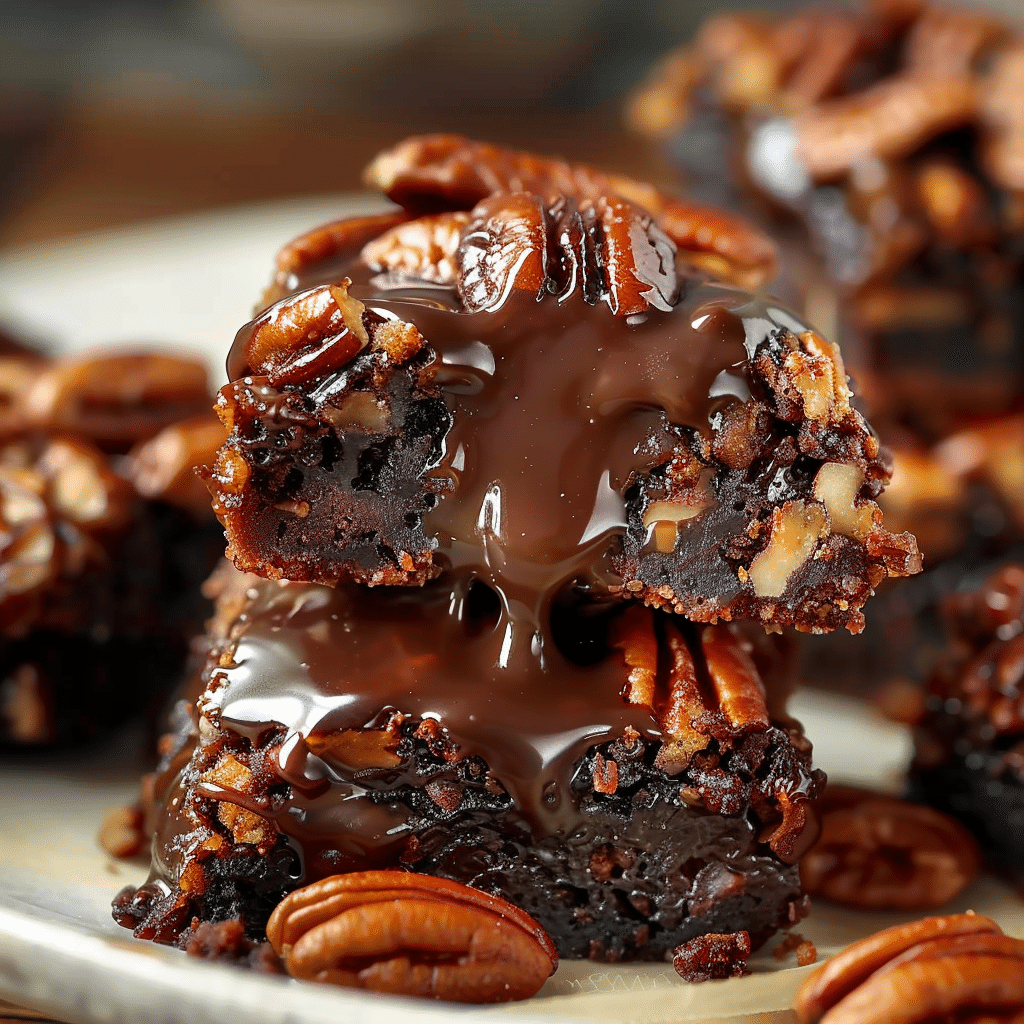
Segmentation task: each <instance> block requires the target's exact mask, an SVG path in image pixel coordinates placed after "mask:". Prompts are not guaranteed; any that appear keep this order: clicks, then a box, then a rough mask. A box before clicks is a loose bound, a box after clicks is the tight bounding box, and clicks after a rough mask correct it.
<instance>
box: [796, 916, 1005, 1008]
mask: <svg viewBox="0 0 1024 1024" xmlns="http://www.w3.org/2000/svg"><path fill="white" fill-rule="evenodd" d="M795 1009H796V1012H797V1016H798V1018H799V1020H800V1022H801V1024H816V1022H817V1021H824V1022H826V1024H874V1022H878V1024H883V1022H885V1024H915V1022H919V1021H920V1022H923V1021H932V1020H939V1019H941V1020H946V1019H955V1020H967V1019H972V1017H973V1016H977V1017H979V1018H980V1017H982V1016H983V1015H984V1013H985V1011H988V1012H992V1011H997V1012H1000V1013H1004V1014H1005V1013H1006V1012H1007V1011H1012V1012H1018V1013H1019V1012H1020V1011H1022V1010H1024V942H1022V941H1021V940H1019V939H1011V938H1009V937H1007V936H1005V935H1003V934H1002V932H1001V930H1000V928H999V926H998V925H997V924H996V923H995V922H994V921H992V920H990V919H989V918H987V917H982V916H981V915H978V914H972V913H967V914H957V915H954V916H951V917H929V918H924V919H923V920H921V921H915V922H913V923H911V924H904V925H897V926H896V927H894V928H887V929H885V930H884V931H881V932H877V933H876V934H874V935H870V936H868V937H867V938H866V939H862V940H861V941H860V942H855V943H854V944H853V945H852V946H849V947H848V948H847V949H845V950H844V951H843V952H842V953H840V954H839V955H838V956H835V957H833V958H832V959H831V960H829V961H828V962H827V963H825V964H823V965H822V966H821V967H820V968H818V970H816V971H815V972H814V973H813V974H812V975H811V976H810V977H809V978H808V979H807V981H805V982H804V984H803V986H802V987H801V989H800V992H799V993H798V994H797V1000H796V1007H795Z"/></svg>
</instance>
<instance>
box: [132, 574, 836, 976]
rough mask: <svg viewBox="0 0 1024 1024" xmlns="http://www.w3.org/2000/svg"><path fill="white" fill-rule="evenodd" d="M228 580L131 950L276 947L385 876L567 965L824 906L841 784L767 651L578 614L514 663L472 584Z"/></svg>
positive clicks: (569, 610) (664, 618)
mask: <svg viewBox="0 0 1024 1024" xmlns="http://www.w3.org/2000/svg"><path fill="white" fill-rule="evenodd" d="M228 573H231V575H233V576H234V579H230V578H228V579H226V580H224V582H223V584H222V585H223V586H224V592H223V593H222V595H221V598H220V602H219V614H218V616H217V617H216V620H215V621H217V620H219V623H220V625H219V628H221V629H223V630H224V632H223V634H222V635H220V636H217V637H215V638H213V639H214V653H213V655H212V656H211V658H210V661H209V664H208V667H207V670H206V673H205V677H204V683H205V690H204V692H203V694H202V696H201V698H200V700H199V705H198V715H197V724H194V725H193V724H191V723H190V727H186V729H185V730H184V731H183V734H182V736H181V738H180V742H181V746H180V748H179V749H176V750H173V751H171V752H169V756H168V758H167V761H166V764H165V766H164V768H163V771H162V772H161V773H160V774H159V775H158V777H157V779H156V781H155V785H154V787H153V790H154V794H155V804H156V806H155V808H153V809H151V815H150V816H151V819H152V820H153V821H155V836H156V838H155V842H154V862H153V875H152V878H151V880H150V882H149V883H148V884H146V885H145V886H143V887H142V888H140V889H139V890H137V891H136V890H128V891H126V892H125V893H123V894H122V895H121V896H120V897H119V898H118V900H117V902H116V904H115V917H116V918H117V920H118V921H120V922H121V923H122V924H125V925H127V926H129V927H132V928H134V930H135V934H136V935H138V936H140V937H143V938H153V939H157V940H158V941H164V942H176V941H180V942H181V943H182V944H185V943H187V942H188V940H189V938H190V936H191V924H192V921H193V920H194V919H198V920H200V921H207V920H221V919H227V918H236V917H240V918H241V920H242V921H243V922H244V925H245V926H246V929H247V930H248V931H249V933H250V934H253V935H260V934H262V929H263V927H264V925H265V923H266V919H267V916H268V915H269V914H270V912H271V911H272V910H273V908H274V907H275V905H276V904H277V902H278V901H279V900H280V899H281V898H282V897H283V896H284V895H285V894H286V893H287V892H289V891H290V890H292V889H294V888H295V887H296V886H298V885H304V884H308V883H309V882H310V881H314V880H316V879H320V878H324V877H327V876H330V875H333V874H336V873H339V872H340V873H344V872H352V871H364V870H376V869H379V868H406V869H408V870H412V871H416V872H420V873H426V874H431V875H440V876H443V877H447V878H452V879H455V880H457V881H461V882H464V883H466V884H469V885H471V886H473V887H474V888H477V889H482V890H485V891H489V892H495V893H498V894H500V895H502V896H503V897H504V898H505V899H507V900H509V901H511V902H512V903H514V904H516V905H517V906H519V907H521V908H523V909H524V910H526V911H527V912H528V913H529V914H531V915H532V916H533V917H534V918H536V919H537V920H538V921H539V922H540V923H541V924H542V925H544V927H545V928H546V930H547V931H548V933H549V934H550V935H551V937H552V938H553V939H554V941H555V943H556V945H557V947H558V950H559V953H560V955H562V956H567V957H578V958H579V957H583V958H585V957H591V958H593V959H599V960H622V959H660V958H661V957H662V956H663V955H664V954H665V953H666V952H668V951H670V950H671V949H672V948H673V947H674V946H676V945H678V944H679V943H680V942H683V941H685V940H687V939H689V938H692V937H693V936H695V935H701V934H704V933H706V932H732V931H739V930H745V931H747V932H749V933H750V935H751V937H752V939H753V941H754V944H755V945H758V944H760V942H762V941H763V940H764V939H765V938H767V937H768V936H769V935H770V934H772V933H773V932H774V931H775V930H776V929H778V928H780V927H788V926H789V925H791V924H793V923H794V922H795V921H797V920H798V919H799V918H800V917H801V916H802V915H803V914H804V913H805V909H806V908H805V905H804V900H803V898H802V895H801V891H800V883H799V874H798V869H797V860H798V858H799V857H800V855H801V854H802V853H803V851H804V850H805V849H806V848H807V847H808V846H809V845H810V843H812V842H813V840H814V838H815V836H816V835H817V821H816V817H815V814H814V799H815V798H816V796H817V794H818V793H819V791H820V788H821V785H822V782H823V778H822V775H821V773H820V772H818V771H814V770H813V769H812V768H811V766H810V745H809V744H808V743H807V741H806V740H805V739H804V737H803V733H802V731H801V729H800V727H799V725H798V724H797V723H796V722H794V721H793V720H792V719H790V718H788V717H787V716H786V715H785V713H784V712H783V711H781V710H780V709H779V708H777V707H774V706H773V707H771V708H769V706H768V703H767V702H766V697H765V681H764V678H763V675H767V676H770V675H771V674H772V672H777V671H778V669H779V662H780V659H779V655H778V652H777V650H776V649H775V647H774V646H773V645H772V643H771V642H770V641H769V639H768V638H766V637H765V636H764V635H763V634H762V635H761V636H760V638H758V637H757V636H756V634H754V635H753V636H752V637H751V638H747V637H746V636H745V635H744V634H743V633H741V632H740V631H739V630H738V628H737V627H735V626H729V625H719V626H697V625H693V624H690V623H688V622H686V621H685V620H684V619H682V618H679V617H674V616H671V615H667V614H666V613H664V612H658V611H652V610H648V609H643V608H639V607H632V606H626V607H623V606H621V605H616V604H607V605H605V606H603V607H600V608H591V607H589V605H588V604H587V603H586V602H583V603H581V602H580V599H579V598H574V599H573V598H566V599H564V600H563V601H561V602H559V604H558V605H557V606H556V608H555V609H553V613H552V624H551V633H552V640H553V644H552V646H550V647H549V649H548V653H547V660H546V663H545V664H544V665H543V666H542V665H541V663H540V662H539V661H537V660H534V661H533V662H532V664H531V665H530V666H529V671H527V670H526V669H527V667H526V666H519V667H518V669H517V668H516V667H515V666H509V667H507V668H504V669H503V668H500V667H498V665H497V659H498V657H499V656H500V655H499V649H500V647H501V639H502V638H501V636H500V635H499V634H496V633H495V624H496V622H497V620H498V617H499V610H498V608H497V602H496V599H495V598H494V596H493V594H489V593H487V592H486V591H485V590H484V588H482V587H479V585H478V588H477V589H472V588H471V589H470V591H469V592H468V593H463V594H457V593H453V591H452V589H451V587H450V585H448V584H446V583H444V582H443V581H437V582H432V583H429V584H427V585H426V586H425V587H423V588H401V589H400V590H397V591H393V590H391V589H389V588H375V589H373V590H370V591H367V590H366V589H364V588H362V587H360V586H358V585H355V584H342V585H339V586H338V587H336V588H328V587H323V586H319V585H316V584H302V583H299V584H296V583H285V582H272V581H266V580H257V579H256V578H255V577H246V576H242V575H241V574H237V573H233V572H232V571H231V570H228V572H227V573H224V574H223V575H224V576H228ZM456 599H461V600H462V602H463V607H462V611H461V614H459V615H457V616H453V615H451V614H450V613H449V610H450V607H451V605H452V603H453V600H456ZM509 676H511V677H512V678H513V679H514V680H515V682H514V684H511V683H510V680H509V679H508V678H507V677H509ZM623 692H625V695H626V699H625V701H624V700H623V698H622V696H620V694H621V693H623Z"/></svg>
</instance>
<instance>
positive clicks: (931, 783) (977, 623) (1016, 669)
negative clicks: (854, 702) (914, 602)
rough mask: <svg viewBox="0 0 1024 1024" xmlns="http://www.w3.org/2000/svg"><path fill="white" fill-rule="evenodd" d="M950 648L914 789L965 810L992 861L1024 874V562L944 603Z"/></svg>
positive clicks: (918, 734)
mask: <svg viewBox="0 0 1024 1024" xmlns="http://www.w3.org/2000/svg"><path fill="white" fill-rule="evenodd" d="M945 611H946V621H947V629H948V636H949V649H948V651H947V653H946V655H945V657H944V659H943V660H942V661H941V662H940V663H939V665H938V666H937V668H936V669H935V671H934V673H933V675H932V677H931V679H930V681H929V684H928V699H927V704H926V710H925V713H924V716H923V718H922V719H921V721H920V722H918V724H917V726H916V729H915V756H914V762H913V765H912V766H911V772H910V787H911V793H912V795H913V797H914V799H916V800H920V801H922V802H926V803H929V804H931V805H932V806H934V807H937V808H939V809H940V810H942V811H945V812H946V813H948V814H951V815H953V816H954V817H956V818H959V819H960V820H961V821H962V822H963V823H964V824H965V825H966V826H967V827H968V828H969V829H971V831H972V832H974V834H975V835H976V836H977V838H978V841H979V842H980V844H981V847H982V851H983V852H984V854H985V855H986V857H987V859H988V860H989V862H990V863H991V864H992V865H993V866H995V867H996V868H998V869H999V870H1001V871H1004V872H1006V873H1007V874H1008V875H1010V877H1011V878H1012V879H1013V880H1014V881H1016V882H1020V881H1021V880H1022V879H1024V869H1022V864H1024V565H1019V564H1014V563H1009V564H1007V565H1005V566H1003V567H1002V568H1001V569H999V570H998V571H996V572H995V573H993V575H992V576H990V577H989V578H988V579H987V580H986V581H985V582H984V583H983V584H982V585H981V586H980V587H979V588H978V589H977V590H975V591H973V592H969V593H964V594H958V595H955V596H953V597H951V598H950V599H949V601H948V603H947V606H946V609H945Z"/></svg>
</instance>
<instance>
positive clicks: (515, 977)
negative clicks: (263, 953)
mask: <svg viewBox="0 0 1024 1024" xmlns="http://www.w3.org/2000/svg"><path fill="white" fill-rule="evenodd" d="M267 937H268V938H269V939H270V942H271V945H272V946H273V948H274V951H275V952H276V953H278V955H280V956H282V957H284V960H285V965H286V967H287V969H288V973H289V974H291V975H292V976H293V977H296V978H305V979H309V980H313V981H320V982H328V983H330V984H334V985H343V986H346V987H350V988H366V989H372V990H374V991H377V992H391V993H394V994H396V995H414V996H423V997H428V998H433V999H450V1000H453V1001H457V1002H466V1003H494V1002H507V1001H510V1000H515V999H528V998H529V997H530V996H532V995H534V994H535V993H536V992H537V990H538V989H539V988H540V987H541V985H543V984H544V982H545V980H546V979H547V978H548V976H549V975H550V974H552V973H553V972H554V970H555V967H556V966H557V965H558V956H557V954H556V953H555V948H554V945H553V944H552V942H551V940H550V939H549V938H548V936H547V934H546V933H545V931H544V929H543V928H541V926H540V925H539V924H537V922H536V921H534V920H533V918H531V917H530V916H529V915H528V914H526V913H524V912H523V911H522V910H520V909H519V908H518V907H514V906H512V904H510V903H506V902H505V901H504V900H502V899H499V898H497V897H496V896H490V895H488V894H487V893H484V892H480V891H479V890H477V889H471V888H470V887H469V886H466V885H462V884H461V883H459V882H451V881H448V880H447V879H443V878H435V877H433V876H428V875H416V874H411V873H408V872H403V871H363V872H358V873H356V874H350V875H334V876H332V877H331V878H326V879H323V880H322V881H320V882H315V883H313V884H312V885H308V886H306V887H304V888H302V889H298V890H296V891H295V892H293V893H291V894H290V895H288V896H286V897H285V898H284V900H282V901H281V903H280V904H278V906H277V908H276V909H275V911H274V913H273V914H272V915H271V917H270V921H269V922H268V923H267Z"/></svg>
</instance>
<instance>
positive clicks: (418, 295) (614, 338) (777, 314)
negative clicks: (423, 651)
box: [228, 258, 807, 677]
mask: <svg viewBox="0 0 1024 1024" xmlns="http://www.w3.org/2000/svg"><path fill="white" fill-rule="evenodd" d="M345 277H348V278H350V279H351V281H352V282H353V283H352V285H351V286H350V288H349V294H350V295H352V296H353V297H355V298H357V299H358V300H360V301H361V302H362V303H364V304H365V305H366V308H367V309H368V310H371V311H373V312H374V313H377V314H379V315H380V316H382V317H385V318H390V319H394V318H397V319H400V320H403V321H406V322H410V323H413V324H415V326H416V327H417V329H418V330H419V332H420V333H421V334H422V335H423V337H424V338H425V339H426V342H427V344H428V345H429V347H430V349H431V351H432V352H433V362H432V364H431V367H430V373H431V374H432V377H433V379H434V380H435V381H436V382H437V383H438V384H439V385H440V386H441V388H442V390H443V393H444V395H445V398H446V401H447V402H448V404H449V407H450V408H451V409H452V410H453V413H454V416H453V426H452V427H451V429H450V430H449V431H448V433H447V436H446V437H445V438H444V443H443V447H442V450H441V453H440V456H439V458H438V459H437V461H436V464H435V465H434V466H433V468H432V469H431V470H429V471H428V472H430V473H432V474H434V475H438V476H445V477H447V478H448V479H449V480H450V481H451V483H452V490H451V491H450V492H449V493H448V494H447V495H446V496H444V497H443V498H442V499H441V500H440V501H439V503H438V504H437V506H436V507H435V508H434V509H433V510H432V511H431V512H430V513H429V514H428V515H427V517H426V520H425V523H424V526H425V529H426V532H427V533H428V535H431V536H432V537H433V539H434V542H435V544H436V550H435V554H434V558H435V562H437V563H439V564H441V565H442V566H444V569H445V571H444V572H443V575H442V578H443V579H446V580H447V581H448V583H449V586H450V587H451V590H452V594H453V598H452V599H453V601H456V602H457V601H459V600H461V599H462V598H461V596H460V595H464V594H465V593H466V592H467V591H468V589H469V587H470V586H471V585H472V583H474V582H477V581H478V582H482V583H484V584H486V585H487V586H488V587H490V588H491V589H492V590H493V591H494V593H495V594H496V595H497V596H498V599H499V602H500V605H501V617H500V622H499V624H498V627H497V628H496V630H495V632H494V660H495V663H496V664H497V665H498V666H499V667H501V668H502V669H505V670H507V674H508V675H509V676H510V677H511V676H517V675H518V674H520V673H523V674H525V675H527V676H529V675H530V674H532V673H533V672H534V671H536V670H537V666H536V665H534V664H533V663H534V662H540V663H541V664H540V668H543V665H544V661H545V659H546V658H549V657H551V651H550V648H551V643H550V637H549V630H548V621H549V618H550V607H551V601H552V599H553V597H554V595H555V594H557V593H559V592H560V591H562V590H563V589H564V588H565V586H566V585H567V584H575V585H576V586H577V587H579V588H580V589H582V590H585V591H587V592H589V593H597V594H600V593H606V592H607V590H608V588H609V587H610V586H614V585H617V584H620V583H621V579H620V578H619V577H618V576H617V575H616V574H615V573H614V572H613V570H612V568H611V566H610V564H609V561H608V555H609V552H610V551H611V550H612V548H613V546H614V544H615V538H616V535H621V534H622V533H623V531H624V530H625V528H626V511H625V503H624V499H623V493H624V491H625V490H626V488H627V486H628V485H629V483H630V482H631V479H632V478H633V476H634V475H635V474H636V473H637V472H638V471H641V470H643V469H645V468H649V467H650V465H651V464H652V462H655V461H657V459H652V458H651V456H650V455H646V456H644V455H643V454H642V449H643V445H644V442H645V441H646V440H647V439H649V438H651V437H653V436H655V435H656V433H657V430H658V428H659V426H663V425H664V424H665V422H666V421H667V422H669V423H672V424H675V425H678V426H683V427H687V428H692V429H693V430H695V431H698V432H703V433H705V434H707V433H709V432H710V428H711V421H712V420H713V418H714V417H715V416H716V415H718V414H720V413H721V412H722V411H723V410H724V409H725V408H726V407H727V406H728V405H729V404H732V403H737V402H745V401H747V400H749V399H750V397H751V391H750V381H749V376H748V360H750V359H752V358H753V356H754V354H755V352H756V351H757V349H758V347H759V346H760V345H761V344H762V342H765V341H767V340H768V339H769V338H770V337H771V336H772V335H773V334H777V333H779V332H780V331H784V330H790V331H793V332H794V333H801V332H803V331H805V330H807V328H806V327H805V326H804V325H803V324H802V323H800V322H799V321H798V320H797V319H796V318H795V317H794V316H793V315H792V314H791V313H789V312H788V311H787V310H785V309H783V308H781V307H780V306H778V305H777V304H775V303H774V302H773V301H772V300H769V299H765V298H762V297H755V296H751V295H750V294H748V293H745V292H741V291H737V290H734V289H731V288H726V287H722V286H718V285H714V284H708V283H703V282H700V281H694V280H691V281H688V282H685V283H684V286H683V288H682V289H681V291H682V294H681V295H680V298H679V300H678V301H677V302H676V304H675V305H674V306H673V307H672V308H671V309H669V310H667V311H662V310H655V309H651V310H650V311H649V312H648V313H647V314H643V315H638V316H631V317H628V318H627V317H620V316H615V315H613V314H612V313H611V311H610V310H609V308H608V307H607V305H606V304H604V303H603V302H601V303H597V304H590V303H587V302H585V301H584V300H583V297H582V296H581V295H580V293H579V292H578V291H577V292H575V293H572V294H570V295H568V296H566V297H558V298H556V297H554V296H551V295H544V296H541V297H540V298H539V299H537V298H535V297H534V296H532V295H529V294H527V293H525V292H523V291H517V290H516V289H514V288H513V289H510V290H509V293H508V295H507V296H506V298H505V301H504V302H503V303H502V304H500V305H499V306H498V307H497V308H496V309H492V310H489V311H486V312H479V313H472V314H469V313H466V312H465V311H464V309H463V307H462V306H461V303H460V300H459V297H458V295H457V294H456V292H455V291H454V290H452V289H448V288H444V287H436V286H430V285H428V284H426V283H424V282H422V281H419V280H416V279H411V278H408V277H401V276H396V275H383V274H382V275H374V274H373V273H372V271H370V270H369V269H367V268H366V267H365V266H364V265H363V264H361V263H360V262H359V261H358V260H353V259H351V258H347V259H344V260H339V261H335V262H333V263H330V264H325V265H322V266H319V267H316V268H314V269H313V270H310V271H308V272H307V273H306V274H305V275H304V276H303V277H302V278H295V277H293V278H292V279H290V280H289V282H288V286H289V287H291V288H294V289H295V290H302V289H305V288H310V287H314V286H316V285H319V284H323V283H328V282H338V281H341V280H343V279H344V278H345ZM268 315H269V314H268V313H264V314H263V315H262V316H261V317H259V318H257V320H256V321H254V322H253V323H252V324H249V325H246V327H244V328H243V329H242V330H241V331H240V332H239V334H238V336H237V338H236V339H235V344H234V346H233V348H232V351H231V354H230V356H229V360H228V373H229V376H230V377H231V379H232V380H237V379H239V378H240V377H244V375H245V374H246V373H247V372H249V368H248V367H247V366H246V363H245V352H246V346H247V345H248V343H249V340H250V338H251V337H252V334H253V331H254V330H255V328H256V326H257V325H258V324H260V323H261V321H262V320H264V319H265V318H266V317H267V316H268ZM343 380H344V368H341V369H340V370H339V371H337V372H335V373H334V374H332V375H328V376H326V377H323V378H321V379H319V380H318V381H317V382H315V383H313V384H312V385H310V389H309V392H308V393H309V394H310V396H311V398H313V399H314V400H315V399H317V398H318V397H319V396H322V395H326V394H329V393H330V392H331V389H332V387H334V388H336V387H338V386H342V385H341V382H342V381H343ZM314 514H315V513H314Z"/></svg>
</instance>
